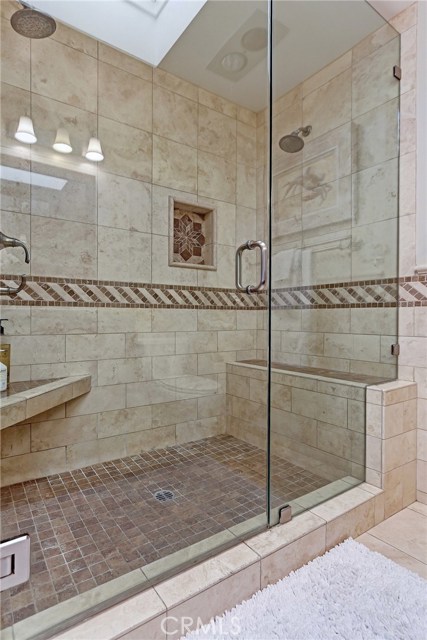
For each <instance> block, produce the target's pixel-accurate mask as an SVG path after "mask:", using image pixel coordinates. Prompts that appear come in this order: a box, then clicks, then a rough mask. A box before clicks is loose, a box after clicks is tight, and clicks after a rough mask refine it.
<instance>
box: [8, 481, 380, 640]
mask: <svg viewBox="0 0 427 640" xmlns="http://www.w3.org/2000/svg"><path fill="white" fill-rule="evenodd" d="M383 519H384V492H383V490H382V489H378V488H377V487H374V486H372V485H369V484H367V483H363V484H361V485H359V486H358V487H355V488H353V489H349V490H348V491H347V492H345V493H344V494H341V495H339V496H337V497H335V498H332V499H331V500H328V501H326V502H324V503H323V504H321V505H319V506H317V507H315V508H313V509H311V510H309V511H306V512H305V513H302V514H301V515H298V516H296V517H295V518H293V520H292V521H291V522H289V523H287V524H284V525H278V526H276V527H273V528H272V529H269V530H268V531H265V532H263V533H260V534H258V535H257V536H255V537H253V538H249V539H248V540H246V541H245V542H242V543H240V544H238V545H236V546H235V547H233V548H231V549H229V550H227V551H225V552H223V553H221V554H219V555H217V556H215V557H214V558H211V559H209V560H206V561H205V562H202V563H200V564H199V565H197V566H195V567H193V568H191V569H188V570H187V571H184V572H182V573H181V574H179V575H177V576H175V577H173V578H170V579H168V580H165V581H164V582H161V583H159V584H158V585H156V586H155V587H150V588H149V589H147V590H146V591H144V592H142V593H140V594H138V595H136V596H134V597H132V598H129V599H128V600H126V601H124V602H122V603H120V604H117V605H115V606H113V607H111V608H110V609H107V610H106V611H104V612H102V613H99V614H97V615H95V616H93V617H91V618H90V619H88V620H87V621H85V622H83V623H80V624H78V625H76V626H75V627H73V628H71V629H68V630H67V631H64V632H63V633H60V634H58V635H56V636H53V638H54V640H87V639H88V638H90V639H91V640H98V639H99V640H118V638H123V639H127V640H137V639H139V640H142V639H143V638H150V640H158V639H159V640H160V639H163V640H167V638H179V637H180V636H181V635H183V634H185V633H186V632H187V631H189V630H190V629H194V628H195V627H196V626H198V625H200V624H202V623H207V622H209V620H210V619H211V618H212V617H214V616H217V615H220V614H222V613H223V612H224V611H225V610H227V609H231V608H232V607H233V606H235V605H236V604H238V603H240V602H242V601H243V600H245V599H247V598H249V597H251V595H253V594H254V593H255V592H256V591H258V590H259V589H260V588H264V587H266V586H267V585H268V584H272V583H274V582H277V580H280V579H281V578H283V577H285V576H286V575H288V574H289V573H290V572H291V571H295V570H296V569H298V568H299V567H301V566H302V565H303V564H306V563H307V562H309V561H310V560H313V559H314V558H316V557H318V556H319V555H322V554H323V553H325V552H326V551H328V550H329V549H331V548H332V547H334V546H335V545H336V544H338V543H340V542H342V541H343V540H345V539H346V538H348V537H357V536H359V535H361V534H362V533H364V532H365V531H367V530H368V529H371V528H372V527H373V526H375V525H376V524H379V523H380V522H382V520H383ZM9 629H11V628H9ZM14 631H15V635H14V638H15V640H25V639H26V638H30V637H31V636H30V635H22V634H20V633H19V624H18V625H15V629H14ZM33 631H34V628H33ZM10 637H11V638H12V637H13V636H10ZM6 639H7V640H8V637H7V635H6V636H5V637H4V640H6Z"/></svg>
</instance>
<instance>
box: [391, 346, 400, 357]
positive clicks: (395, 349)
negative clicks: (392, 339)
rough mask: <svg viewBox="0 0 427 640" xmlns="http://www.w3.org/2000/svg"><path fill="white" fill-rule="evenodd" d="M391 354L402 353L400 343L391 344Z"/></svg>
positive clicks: (397, 354)
mask: <svg viewBox="0 0 427 640" xmlns="http://www.w3.org/2000/svg"><path fill="white" fill-rule="evenodd" d="M391 355H392V356H399V355H400V344H392V345H391Z"/></svg>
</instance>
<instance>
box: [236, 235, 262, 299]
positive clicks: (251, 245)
mask: <svg viewBox="0 0 427 640" xmlns="http://www.w3.org/2000/svg"><path fill="white" fill-rule="evenodd" d="M257 248H258V249H260V251H261V274H260V280H259V282H258V284H256V285H253V284H248V285H247V286H245V285H244V284H242V253H243V252H244V251H246V249H249V250H250V251H251V250H252V249H257ZM266 283H267V245H266V244H265V242H263V241H262V240H248V241H247V242H245V243H244V244H241V245H240V247H239V248H238V249H237V251H236V287H237V289H239V291H245V292H246V293H257V292H258V291H264V289H265V285H266Z"/></svg>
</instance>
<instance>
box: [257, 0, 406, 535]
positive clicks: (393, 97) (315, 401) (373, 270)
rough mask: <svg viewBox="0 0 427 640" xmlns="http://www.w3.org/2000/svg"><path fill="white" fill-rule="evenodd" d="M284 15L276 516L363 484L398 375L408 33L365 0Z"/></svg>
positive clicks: (276, 99)
mask: <svg viewBox="0 0 427 640" xmlns="http://www.w3.org/2000/svg"><path fill="white" fill-rule="evenodd" d="M272 12H273V20H272V43H273V48H272V94H273V95H272V109H271V113H270V114H267V116H266V118H267V123H266V124H267V129H268V130H269V131H270V134H271V140H270V142H271V163H270V165H269V166H268V163H266V166H265V176H266V180H268V182H269V190H268V193H267V194H266V197H267V196H269V201H270V203H271V207H270V209H271V210H270V216H269V223H270V226H269V233H270V242H269V245H270V246H269V249H270V256H271V265H270V266H271V273H270V297H269V311H270V315H269V318H268V319H266V322H268V323H269V327H268V329H269V336H270V342H269V344H270V351H269V355H270V365H271V367H270V376H271V388H270V400H269V418H270V420H269V429H270V442H271V457H270V483H269V491H270V505H269V508H270V521H271V523H273V524H274V523H275V522H277V521H278V520H279V510H280V507H281V506H282V505H283V504H290V505H291V508H292V513H293V514H296V513H298V512H301V511H303V510H304V509H308V508H311V507H313V506H315V505H316V504H318V503H320V502H322V501H323V500H326V499H328V498H330V497H332V496H334V495H337V494H339V493H341V492H343V491H346V490H348V489H349V488H350V487H351V486H354V485H356V484H358V483H360V482H363V481H364V479H365V472H366V467H367V461H366V420H365V398H366V388H367V386H368V385H371V384H377V383H379V382H382V381H384V380H390V379H394V378H395V377H396V366H397V358H396V356H395V355H394V354H393V353H392V345H393V344H394V343H395V342H396V341H397V340H396V335H397V233H398V152H399V146H398V116H399V80H398V77H397V76H398V75H399V74H398V70H396V69H395V67H397V66H398V65H399V61H400V41H399V36H398V34H397V33H396V32H395V30H394V29H393V28H392V27H391V26H390V25H389V24H388V23H386V22H385V21H384V20H383V19H382V18H381V17H380V16H379V15H378V14H377V13H376V11H374V10H373V9H372V7H371V6H370V5H369V4H368V3H367V2H365V1H364V0H360V1H357V2H351V3H344V2H333V3H330V2H322V1H320V2H288V1H286V0H283V1H280V2H275V1H273V2H272ZM283 29H285V30H286V37H285V38H284V39H283V40H282V41H280V40H279V38H278V34H279V33H280V32H281V31H283ZM284 62H286V64H284ZM269 116H270V118H269ZM267 202H268V200H267ZM265 235H267V232H266V234H265Z"/></svg>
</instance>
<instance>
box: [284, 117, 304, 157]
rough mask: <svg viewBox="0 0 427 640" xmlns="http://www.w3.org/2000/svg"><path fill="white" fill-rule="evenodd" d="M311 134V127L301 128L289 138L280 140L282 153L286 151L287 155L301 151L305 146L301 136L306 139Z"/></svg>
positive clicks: (288, 136)
mask: <svg viewBox="0 0 427 640" xmlns="http://www.w3.org/2000/svg"><path fill="white" fill-rule="evenodd" d="M310 132H311V125H309V124H308V125H307V126H306V127H300V128H299V129H297V130H296V131H292V133H289V134H288V135H287V136H283V138H280V140H279V147H280V148H281V149H282V151H286V153H296V152H297V151H301V149H302V148H303V146H304V140H303V139H302V138H300V134H301V135H302V136H303V137H304V138H306V137H307V136H308V135H309V133H310Z"/></svg>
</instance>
